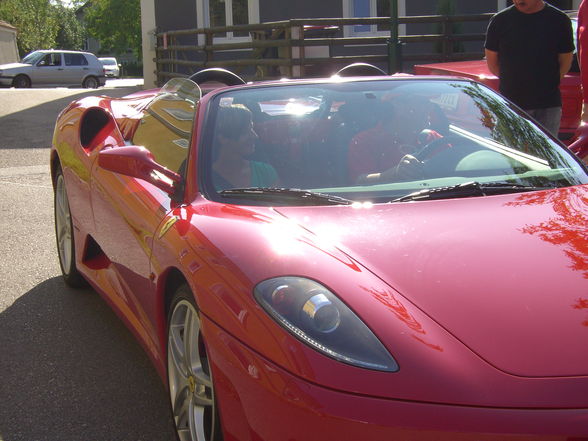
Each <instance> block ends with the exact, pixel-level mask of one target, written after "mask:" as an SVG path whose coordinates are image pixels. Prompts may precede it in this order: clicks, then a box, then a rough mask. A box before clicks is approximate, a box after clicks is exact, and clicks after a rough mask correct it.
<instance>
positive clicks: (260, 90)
mask: <svg viewBox="0 0 588 441" xmlns="http://www.w3.org/2000/svg"><path fill="white" fill-rule="evenodd" d="M232 108H241V109H244V110H246V111H247V112H248V118H247V125H246V126H247V127H248V130H247V131H244V132H243V133H242V134H240V135H239V136H238V137H235V138H234V139H232V140H231V141H232V143H227V142H219V141H218V137H219V134H221V133H224V132H223V130H224V129H223V128H224V127H226V126H227V124H228V122H227V121H228V120H227V118H233V117H232V116H231V115H229V113H228V112H226V111H225V109H232ZM211 109H212V111H211V117H210V118H209V119H208V122H209V123H208V127H207V130H206V131H205V134H204V138H205V142H204V144H203V145H205V146H206V147H205V151H204V152H205V155H204V157H205V158H206V159H205V160H206V162H207V166H206V168H207V169H208V170H211V171H210V173H208V175H203V178H204V179H205V182H204V185H205V186H209V187H210V189H211V191H212V192H213V193H216V192H218V191H221V190H225V189H230V188H233V187H244V186H245V187H246V186H247V185H243V182H245V183H247V182H249V183H251V182H254V180H253V179H252V176H254V175H255V174H258V173H259V171H260V170H263V171H264V173H265V174H267V175H268V176H269V174H270V171H271V175H272V177H271V179H266V180H265V181H264V184H263V186H266V187H267V186H269V187H276V186H280V187H283V188H296V189H303V190H312V191H314V192H318V193H324V194H329V195H336V196H341V197H344V198H347V199H350V200H354V201H372V202H388V201H392V200H395V199H398V198H401V197H402V196H404V195H406V194H409V193H413V192H415V191H419V190H423V189H430V188H437V187H449V186H455V185H459V184H463V183H466V182H471V181H476V182H479V183H481V184H484V183H489V182H504V183H508V184H512V185H513V186H517V185H519V186H523V185H524V186H527V187H529V186H535V187H547V188H550V187H562V186H563V187H565V186H570V185H578V184H582V183H586V182H588V177H587V176H586V172H585V170H584V169H583V167H582V165H580V164H579V162H578V161H577V160H576V159H575V158H574V157H573V156H572V155H571V154H570V153H569V152H568V151H567V150H565V149H564V148H563V147H561V145H560V144H559V143H558V142H557V141H555V140H554V139H552V138H550V137H549V136H548V135H546V134H544V133H543V132H542V131H541V129H540V128H539V127H538V126H537V125H535V124H534V123H533V122H531V121H529V120H527V119H526V118H525V117H524V115H523V114H521V113H520V111H519V110H517V109H516V108H515V107H513V106H512V105H510V104H509V103H508V102H506V101H505V100H504V99H503V98H502V97H501V96H500V95H498V94H497V93H495V92H493V91H491V90H490V89H488V88H487V87H485V86H483V85H481V84H478V83H474V82H471V81H467V80H463V81H462V80H449V81H447V80H430V79H393V80H378V81H373V80H370V81H352V80H351V81H338V82H333V83H324V84H314V85H308V84H302V85H301V84H298V85H293V84H282V85H273V86H270V87H255V88H244V89H236V90H229V91H226V92H224V93H221V94H219V95H217V96H216V97H214V99H213V101H212V105H211ZM225 138H227V137H226V136H225ZM241 138H242V139H241ZM227 139H228V138H227ZM229 144H231V145H230V148H229V147H227V146H228V145H229ZM233 153H234V154H233ZM220 155H222V156H223V157H224V158H239V159H240V160H239V161H235V162H234V163H231V164H229V162H228V161H226V162H225V163H224V165H225V167H224V172H225V173H224V175H223V176H224V178H225V179H224V181H223V182H224V183H223V185H222V186H219V185H217V184H218V181H219V180H218V179H216V180H214V179H212V178H213V176H214V174H213V172H212V170H216V171H217V174H218V168H219V167H218V158H219V156H220ZM237 162H238V163H237ZM229 165H230V167H229ZM229 169H230V173H227V172H226V170H229ZM266 171H267V172H266ZM221 174H222V173H221ZM237 176H241V177H242V179H240V180H239V182H240V183H241V185H237V181H238V180H237V179H236V177H237ZM227 177H228V178H227ZM231 177H233V178H234V179H231ZM213 181H214V182H217V184H214V183H213ZM233 181H235V184H231V183H232V182H233ZM250 185H253V184H250ZM448 197H451V196H448ZM248 202H251V203H255V204H258V205H264V204H276V200H274V199H272V200H271V201H265V202H264V201H262V200H259V198H258V199H257V200H256V201H247V200H243V199H240V201H239V203H248ZM278 202H279V201H278ZM292 203H293V202H292V200H290V201H289V202H286V201H284V202H283V204H284V205H288V204H292ZM319 203H320V202H319V201H317V204H319ZM294 204H295V203H294Z"/></svg>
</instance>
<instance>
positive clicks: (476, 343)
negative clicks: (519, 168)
mask: <svg viewBox="0 0 588 441" xmlns="http://www.w3.org/2000/svg"><path fill="white" fill-rule="evenodd" d="M278 211H279V212H280V213H281V214H282V215H284V216H286V217H288V218H290V219H292V220H295V221H296V222H298V223H299V224H300V225H302V226H303V227H304V228H306V229H308V230H310V231H312V232H313V233H314V234H315V235H316V236H317V238H319V239H321V238H328V239H329V240H330V241H335V242H336V243H338V247H339V249H340V250H341V251H343V252H345V253H346V254H348V255H349V256H350V257H351V258H353V259H354V260H356V261H357V262H359V263H360V264H361V265H363V266H364V267H366V268H367V269H369V270H370V271H371V272H373V273H374V274H376V275H377V276H378V277H380V278H381V279H382V280H384V281H385V282H386V283H388V284H389V285H390V286H391V287H392V288H394V289H395V290H396V291H398V292H399V293H400V294H402V295H403V296H404V297H405V298H406V299H408V300H409V301H411V302H412V303H413V304H414V305H416V306H417V307H418V308H420V309H421V310H422V311H424V312H425V313H426V314H428V315H429V316H430V317H431V318H432V319H434V320H435V321H436V322H437V323H439V324H440V325H441V326H442V327H444V328H445V329H446V330H448V331H449V332H450V333H452V334H453V335H454V336H455V337H456V338H457V339H459V340H460V341H461V342H463V343H464V344H465V345H466V346H467V347H469V349H470V350H471V351H473V352H475V353H476V354H478V355H479V356H480V357H482V358H483V359H485V360H486V361H487V362H488V363H490V364H492V365H493V366H495V367H496V368H498V369H500V370H502V371H504V372H506V373H510V374H513V375H517V376H525V377H552V376H578V375H587V374H588V358H587V353H586V341H587V338H588V242H587V238H588V228H587V225H588V186H578V187H571V188H564V189H558V190H550V191H541V192H532V193H524V194H514V195H512V194H510V195H501V196H489V197H479V198H468V199H453V200H437V201H425V202H410V203H394V204H384V205H379V204H378V205H373V206H369V205H367V206H366V207H364V208H351V207H349V206H341V207H311V208H302V207H288V208H283V207H280V208H279V209H278Z"/></svg>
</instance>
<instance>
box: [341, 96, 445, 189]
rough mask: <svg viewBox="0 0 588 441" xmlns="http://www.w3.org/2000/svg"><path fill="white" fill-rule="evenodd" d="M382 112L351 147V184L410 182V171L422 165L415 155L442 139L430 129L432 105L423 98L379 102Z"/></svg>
mask: <svg viewBox="0 0 588 441" xmlns="http://www.w3.org/2000/svg"><path fill="white" fill-rule="evenodd" d="M379 110H380V111H379V120H378V123H377V124H376V126H375V127H372V128H370V129H367V130H364V131H363V132H360V133H358V134H357V135H355V136H354V137H353V138H352V140H351V142H350V144H349V150H348V156H347V160H348V170H349V177H350V179H351V182H354V183H357V184H370V183H378V182H389V181H393V180H395V179H409V178H410V175H411V174H412V173H411V172H410V170H411V169H412V168H416V167H417V165H418V164H417V163H418V162H419V161H418V160H417V159H416V158H414V156H412V154H413V153H415V152H417V151H419V150H420V149H421V148H422V147H424V146H425V145H427V144H429V143H430V142H431V141H434V140H435V139H438V138H442V136H441V135H440V134H439V133H438V132H436V131H435V130H432V129H430V128H429V127H430V126H431V115H432V104H431V102H430V101H429V100H427V99H426V98H424V97H421V96H417V95H401V96H394V97H390V98H389V99H387V100H385V101H382V102H381V103H380V107H379ZM415 161H416V162H415ZM401 163H402V164H401ZM399 164H401V166H400V167H399Z"/></svg>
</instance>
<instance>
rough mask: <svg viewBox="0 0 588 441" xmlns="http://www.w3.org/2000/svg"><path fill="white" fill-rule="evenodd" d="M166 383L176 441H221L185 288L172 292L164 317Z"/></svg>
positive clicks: (209, 379)
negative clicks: (166, 314)
mask: <svg viewBox="0 0 588 441" xmlns="http://www.w3.org/2000/svg"><path fill="white" fill-rule="evenodd" d="M167 381H168V390H169V396H170V406H171V410H172V417H173V419H174V424H175V427H176V434H177V437H178V439H179V440H180V441H222V439H223V436H222V430H221V424H220V417H219V411H218V406H217V400H216V395H215V393H214V382H213V379H212V374H211V370H210V363H209V360H208V353H207V350H206V344H205V341H204V338H203V336H202V332H201V329H200V313H199V310H198V307H197V306H196V302H195V301H194V296H193V295H192V292H191V291H190V288H189V287H188V286H187V285H182V286H180V287H179V288H178V289H177V290H176V292H175V293H174V296H173V298H172V301H171V305H170V308H169V313H168V317H167ZM197 410H200V412H197ZM190 415H191V416H192V417H190Z"/></svg>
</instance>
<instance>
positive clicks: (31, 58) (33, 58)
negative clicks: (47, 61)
mask: <svg viewBox="0 0 588 441" xmlns="http://www.w3.org/2000/svg"><path fill="white" fill-rule="evenodd" d="M44 56H45V53H43V52H38V51H35V52H31V53H30V54H28V55H27V56H26V57H24V58H23V59H22V60H21V62H22V63H24V64H31V65H33V64H36V63H37V62H38V61H39V60H40V59H42V58H43V57H44Z"/></svg>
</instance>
